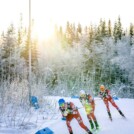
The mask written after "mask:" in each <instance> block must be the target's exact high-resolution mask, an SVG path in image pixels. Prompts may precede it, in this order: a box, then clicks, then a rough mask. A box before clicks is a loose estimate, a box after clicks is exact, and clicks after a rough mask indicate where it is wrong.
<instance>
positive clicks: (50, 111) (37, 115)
mask: <svg viewBox="0 0 134 134" xmlns="http://www.w3.org/2000/svg"><path fill="white" fill-rule="evenodd" d="M46 98H47V103H48V104H46ZM59 98H64V99H65V101H66V102H70V101H71V102H73V103H74V104H75V105H76V106H77V107H78V108H80V109H79V112H80V115H81V117H82V119H83V122H84V124H85V125H86V126H87V127H88V128H89V126H90V124H89V121H88V119H87V117H86V113H85V110H84V108H82V105H81V103H80V101H79V100H78V98H75V99H74V98H71V97H60V96H58V97H56V96H51V97H50V96H45V97H44V101H45V102H44V107H40V108H39V109H33V107H32V108H31V109H30V110H29V112H30V113H23V112H21V111H20V112H19V113H20V115H21V118H20V117H17V116H15V117H13V119H15V122H18V123H21V121H23V125H22V126H21V129H17V128H16V127H17V125H16V127H14V126H12V127H11V126H8V127H5V124H4V123H5V122H6V121H7V120H6V118H7V116H6V117H5V118H4V120H2V119H1V122H0V126H1V127H0V134H18V133H19V134H24V133H25V134H35V133H36V132H38V131H41V130H44V129H46V128H47V127H48V128H49V129H50V130H52V131H53V132H54V134H69V132H68V130H67V126H66V122H65V121H64V120H62V116H61V113H60V111H59V110H58V99H59ZM94 99H95V104H96V105H95V115H96V118H97V121H98V123H99V126H100V131H99V132H98V133H97V134H133V132H134V114H133V113H134V107H133V106H134V99H127V98H123V99H121V98H119V100H115V102H116V104H117V105H118V106H119V108H120V109H121V110H122V112H123V113H124V114H125V116H126V118H127V119H123V118H122V117H121V116H120V114H119V113H118V111H117V110H116V109H115V108H114V107H112V105H111V104H110V110H111V114H112V118H113V121H112V122H111V121H110V120H109V118H108V114H107V111H106V107H105V105H104V102H103V101H102V100H101V99H99V98H94ZM54 102H55V103H54ZM55 104H56V105H55ZM39 105H40V103H39ZM17 119H18V120H19V121H18V120H17ZM3 121H4V122H3ZM9 121H10V120H9ZM10 124H11V122H10ZM7 125H8V123H7V122H6V126H7ZM71 126H72V129H73V132H74V134H84V133H85V131H84V130H83V129H82V128H81V127H80V126H79V125H78V123H77V121H76V120H75V119H73V120H72V121H71ZM19 128H20V127H19Z"/></svg>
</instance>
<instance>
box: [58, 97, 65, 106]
mask: <svg viewBox="0 0 134 134" xmlns="http://www.w3.org/2000/svg"><path fill="white" fill-rule="evenodd" d="M58 103H59V106H60V107H62V106H64V105H65V100H64V99H63V98H61V99H59V101H58Z"/></svg>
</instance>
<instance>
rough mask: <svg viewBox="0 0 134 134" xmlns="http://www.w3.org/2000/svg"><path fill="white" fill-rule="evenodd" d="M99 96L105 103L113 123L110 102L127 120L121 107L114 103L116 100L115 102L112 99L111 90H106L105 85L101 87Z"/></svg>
mask: <svg viewBox="0 0 134 134" xmlns="http://www.w3.org/2000/svg"><path fill="white" fill-rule="evenodd" d="M99 96H100V97H101V98H102V100H103V102H104V103H105V105H106V108H107V112H108V116H109V118H110V120H111V121H112V116H111V112H110V108H109V102H110V103H111V104H112V105H113V106H114V107H115V108H116V109H117V110H118V112H119V113H120V115H121V116H122V117H124V118H125V116H124V114H123V113H122V111H121V110H120V109H119V107H118V106H117V105H116V103H115V102H114V100H113V98H112V96H111V94H110V90H109V89H106V88H105V86H104V85H101V86H100V92H99Z"/></svg>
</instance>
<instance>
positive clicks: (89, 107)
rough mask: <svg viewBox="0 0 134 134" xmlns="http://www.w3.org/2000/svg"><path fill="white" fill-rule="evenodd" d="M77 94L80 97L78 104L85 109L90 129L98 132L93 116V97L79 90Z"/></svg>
mask: <svg viewBox="0 0 134 134" xmlns="http://www.w3.org/2000/svg"><path fill="white" fill-rule="evenodd" d="M79 94H80V97H79V99H80V102H81V103H82V105H83V106H84V108H85V111H86V113H87V118H88V120H89V123H90V126H91V129H92V130H95V129H96V130H98V129H99V125H98V122H97V119H96V117H95V115H94V110H95V102H94V99H93V97H92V96H91V95H90V94H86V93H85V91H84V90H81V91H80V93H79Z"/></svg>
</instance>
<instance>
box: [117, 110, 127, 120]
mask: <svg viewBox="0 0 134 134" xmlns="http://www.w3.org/2000/svg"><path fill="white" fill-rule="evenodd" d="M118 112H119V113H120V115H121V116H122V117H123V118H126V117H125V115H124V114H123V113H122V112H121V110H118Z"/></svg>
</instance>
